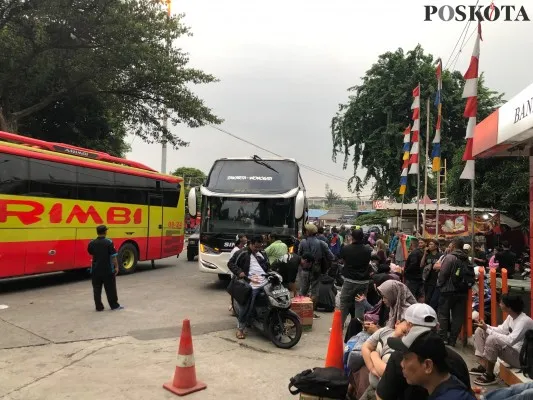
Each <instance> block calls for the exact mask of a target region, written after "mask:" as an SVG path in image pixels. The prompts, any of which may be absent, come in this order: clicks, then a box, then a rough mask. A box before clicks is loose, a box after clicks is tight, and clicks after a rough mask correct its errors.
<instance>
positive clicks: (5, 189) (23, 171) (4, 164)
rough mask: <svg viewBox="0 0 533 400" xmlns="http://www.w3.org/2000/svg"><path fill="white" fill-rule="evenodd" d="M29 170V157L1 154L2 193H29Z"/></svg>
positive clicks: (0, 190)
mask: <svg viewBox="0 0 533 400" xmlns="http://www.w3.org/2000/svg"><path fill="white" fill-rule="evenodd" d="M28 172H29V166H28V159H27V158H25V157H19V156H14V155H11V154H0V194H19V195H23V194H27V193H28V189H29V180H28Z"/></svg>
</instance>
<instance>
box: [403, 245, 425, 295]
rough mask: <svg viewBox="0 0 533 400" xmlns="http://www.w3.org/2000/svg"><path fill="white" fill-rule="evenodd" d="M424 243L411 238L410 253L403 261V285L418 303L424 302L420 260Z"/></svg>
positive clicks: (422, 255)
mask: <svg viewBox="0 0 533 400" xmlns="http://www.w3.org/2000/svg"><path fill="white" fill-rule="evenodd" d="M425 248H426V243H425V242H424V241H423V240H421V239H420V240H419V239H417V238H412V239H411V243H410V248H409V250H410V253H409V255H408V256H407V260H406V261H405V285H406V286H407V287H408V288H409V290H410V291H411V293H412V294H413V296H414V298H415V299H416V300H417V301H418V302H421V303H422V302H423V300H424V281H423V280H422V270H423V269H424V266H423V265H422V258H424V250H425Z"/></svg>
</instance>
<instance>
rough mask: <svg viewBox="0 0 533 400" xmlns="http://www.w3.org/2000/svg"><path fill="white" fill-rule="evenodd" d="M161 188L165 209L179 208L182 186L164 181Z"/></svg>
mask: <svg viewBox="0 0 533 400" xmlns="http://www.w3.org/2000/svg"><path fill="white" fill-rule="evenodd" d="M161 186H162V188H163V207H177V206H178V200H179V197H180V190H181V185H180V184H179V183H170V182H164V181H162V182H161Z"/></svg>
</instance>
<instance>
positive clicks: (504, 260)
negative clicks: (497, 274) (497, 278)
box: [494, 250, 516, 273]
mask: <svg viewBox="0 0 533 400" xmlns="http://www.w3.org/2000/svg"><path fill="white" fill-rule="evenodd" d="M494 258H495V261H497V262H498V264H499V265H500V266H499V268H500V269H501V268H505V269H506V270H507V272H508V273H512V272H513V271H514V265H515V264H516V254H515V253H513V252H512V251H511V250H504V251H502V252H501V253H498V254H496V257H494Z"/></svg>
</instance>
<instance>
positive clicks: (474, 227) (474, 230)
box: [470, 179, 481, 290]
mask: <svg viewBox="0 0 533 400" xmlns="http://www.w3.org/2000/svg"><path fill="white" fill-rule="evenodd" d="M474 182H475V181H474V179H472V180H471V181H470V184H471V189H472V193H471V195H472V200H471V202H470V203H472V266H473V267H475V266H476V265H475V262H474V255H475V251H474V238H475V236H476V224H475V220H474V217H475V208H474V207H475V206H474V191H475V185H474ZM480 290H481V289H480Z"/></svg>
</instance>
